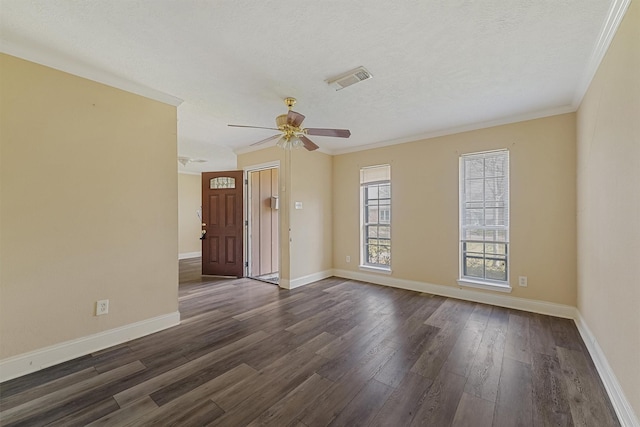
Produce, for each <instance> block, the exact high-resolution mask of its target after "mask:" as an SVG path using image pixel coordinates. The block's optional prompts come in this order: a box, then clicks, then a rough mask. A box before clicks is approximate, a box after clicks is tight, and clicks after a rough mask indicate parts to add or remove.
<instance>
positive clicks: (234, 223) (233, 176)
mask: <svg viewBox="0 0 640 427" xmlns="http://www.w3.org/2000/svg"><path fill="white" fill-rule="evenodd" d="M242 180H243V173H242V171H228V172H203V173H202V230H203V231H206V233H205V234H204V235H203V239H202V274H209V275H217V276H236V277H242V276H244V262H243V258H242V256H243V251H242V240H243V236H242V231H243V225H242V224H243V220H242V197H243V195H242V188H243V183H242Z"/></svg>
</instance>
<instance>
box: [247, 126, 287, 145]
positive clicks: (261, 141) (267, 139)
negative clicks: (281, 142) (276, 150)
mask: <svg viewBox="0 0 640 427" xmlns="http://www.w3.org/2000/svg"><path fill="white" fill-rule="evenodd" d="M276 130H277V129H276ZM280 136H281V135H280V134H277V135H273V136H270V137H269V138H265V139H263V140H260V141H258V142H254V143H253V144H251V147H253V146H254V145H260V144H264V143H265V142H269V141H273V140H274V139H276V138H279V137H280Z"/></svg>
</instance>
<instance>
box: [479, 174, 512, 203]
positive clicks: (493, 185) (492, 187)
mask: <svg viewBox="0 0 640 427" xmlns="http://www.w3.org/2000/svg"><path fill="white" fill-rule="evenodd" d="M484 191H485V196H484V197H485V200H486V201H487V202H491V201H504V200H505V194H506V191H507V182H506V180H505V178H491V179H486V180H485V181H484Z"/></svg>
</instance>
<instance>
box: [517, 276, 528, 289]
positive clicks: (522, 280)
mask: <svg viewBox="0 0 640 427" xmlns="http://www.w3.org/2000/svg"><path fill="white" fill-rule="evenodd" d="M518 284H519V285H520V286H522V287H523V288H526V287H527V276H520V277H519V278H518Z"/></svg>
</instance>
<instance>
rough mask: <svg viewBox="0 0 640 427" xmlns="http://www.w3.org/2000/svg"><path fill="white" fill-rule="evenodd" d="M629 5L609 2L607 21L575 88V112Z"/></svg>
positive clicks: (621, 0) (624, 0)
mask: <svg viewBox="0 0 640 427" xmlns="http://www.w3.org/2000/svg"><path fill="white" fill-rule="evenodd" d="M630 4H631V0H614V1H613V2H611V7H610V8H609V13H608V15H607V19H606V20H605V21H604V23H603V24H602V29H601V30H600V35H599V36H598V41H597V42H596V45H595V47H594V49H593V52H591V57H590V58H589V63H588V64H587V67H586V69H585V72H584V74H583V76H582V79H581V80H580V81H579V82H578V87H577V88H576V91H575V95H574V97H573V102H572V103H571V106H572V107H573V108H574V109H576V110H577V109H578V107H580V104H581V103H582V98H584V95H585V94H586V93H587V90H588V89H589V86H591V81H592V80H593V77H594V76H595V75H596V72H597V71H598V68H600V63H601V62H602V60H603V59H604V56H605V55H606V53H607V50H608V49H609V46H610V45H611V42H612V41H613V38H614V37H615V35H616V32H617V31H618V27H619V26H620V23H621V22H622V18H624V15H625V13H626V12H627V9H628V8H629V5H630Z"/></svg>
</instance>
